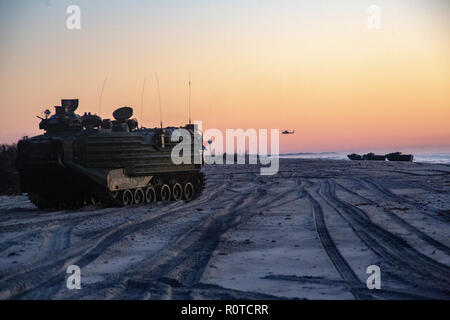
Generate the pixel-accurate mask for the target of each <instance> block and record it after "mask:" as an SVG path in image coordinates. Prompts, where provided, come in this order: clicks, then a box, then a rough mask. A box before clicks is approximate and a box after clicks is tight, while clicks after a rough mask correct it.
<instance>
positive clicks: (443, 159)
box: [280, 152, 450, 163]
mask: <svg viewBox="0 0 450 320" xmlns="http://www.w3.org/2000/svg"><path fill="white" fill-rule="evenodd" d="M350 153H353V152H318V153H314V152H304V153H285V154H280V158H285V159H331V160H349V159H348V157H347V154H350ZM355 153H358V152H355ZM364 153H367V152H359V153H358V154H364ZM405 153H407V152H405ZM380 154H383V153H380ZM413 154H414V162H424V163H450V153H428V154H425V153H423V154H421V153H417V154H415V153H413ZM349 161H350V160H349Z"/></svg>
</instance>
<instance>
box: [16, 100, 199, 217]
mask: <svg viewBox="0 0 450 320" xmlns="http://www.w3.org/2000/svg"><path fill="white" fill-rule="evenodd" d="M77 107H78V99H71V100H62V102H61V106H56V107H55V114H54V115H51V116H50V114H51V112H50V111H49V110H46V111H45V118H44V117H40V119H41V122H40V124H39V128H40V129H43V130H45V133H44V134H42V135H39V136H35V137H32V138H24V139H22V140H20V141H19V143H18V157H17V163H16V165H17V169H18V171H19V177H20V187H21V190H22V192H26V193H28V196H29V198H30V200H31V201H32V202H33V203H34V204H35V205H36V206H37V207H39V208H41V209H48V208H50V209H53V208H68V207H71V208H73V207H80V206H82V205H83V204H85V203H87V202H92V203H94V204H101V205H103V206H126V205H130V204H139V203H151V202H154V201H158V200H159V201H169V200H182V199H184V200H185V201H190V200H192V199H194V198H195V197H197V196H198V195H199V194H200V193H201V191H202V189H203V186H204V176H203V173H202V172H201V171H200V170H201V168H202V165H203V148H202V136H201V134H200V133H199V132H198V131H197V128H196V126H195V125H191V124H189V125H186V126H184V127H180V128H182V129H185V130H187V132H188V133H189V134H190V136H191V151H192V152H191V160H192V161H191V162H190V164H187V163H182V164H174V163H173V162H172V159H171V151H172V149H173V147H174V146H175V145H176V144H177V143H178V142H180V141H181V139H180V141H177V142H172V141H171V134H172V132H173V131H174V130H175V129H177V128H176V127H167V128H153V129H146V128H139V127H138V122H137V120H136V119H131V117H132V115H133V109H132V108H129V107H123V108H119V109H117V110H116V111H115V112H114V113H113V116H114V119H115V120H112V121H111V120H110V119H102V118H100V117H99V116H97V115H94V114H90V113H85V114H84V115H83V116H79V115H77V114H75V110H76V109H77ZM194 157H195V159H197V161H194ZM198 159H200V161H198Z"/></svg>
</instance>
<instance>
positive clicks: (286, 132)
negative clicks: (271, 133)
mask: <svg viewBox="0 0 450 320" xmlns="http://www.w3.org/2000/svg"><path fill="white" fill-rule="evenodd" d="M294 133H295V131H294V130H292V131H290V130H283V131H281V134H294Z"/></svg>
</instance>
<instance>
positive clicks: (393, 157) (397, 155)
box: [386, 152, 414, 162]
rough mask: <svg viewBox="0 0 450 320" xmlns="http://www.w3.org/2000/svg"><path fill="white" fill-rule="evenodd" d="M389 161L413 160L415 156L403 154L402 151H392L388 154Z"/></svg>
mask: <svg viewBox="0 0 450 320" xmlns="http://www.w3.org/2000/svg"><path fill="white" fill-rule="evenodd" d="M386 158H387V159H388V160H389V161H410V162H411V161H413V160H414V156H413V155H412V154H402V153H401V152H392V153H388V154H387V155H386Z"/></svg>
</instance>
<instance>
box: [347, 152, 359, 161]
mask: <svg viewBox="0 0 450 320" xmlns="http://www.w3.org/2000/svg"><path fill="white" fill-rule="evenodd" d="M347 157H348V158H349V159H350V160H362V156H361V155H359V154H356V153H352V154H349V155H347Z"/></svg>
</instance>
